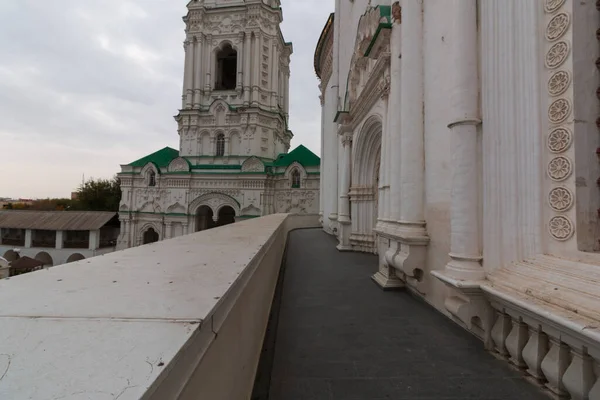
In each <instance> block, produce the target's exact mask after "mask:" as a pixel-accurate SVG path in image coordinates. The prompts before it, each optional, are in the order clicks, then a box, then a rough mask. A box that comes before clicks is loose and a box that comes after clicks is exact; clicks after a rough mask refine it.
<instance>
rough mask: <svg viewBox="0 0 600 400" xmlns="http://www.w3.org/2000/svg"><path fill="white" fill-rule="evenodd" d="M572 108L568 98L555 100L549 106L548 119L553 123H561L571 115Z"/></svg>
mask: <svg viewBox="0 0 600 400" xmlns="http://www.w3.org/2000/svg"><path fill="white" fill-rule="evenodd" d="M571 108H572V106H571V102H570V101H569V100H568V99H563V98H561V99H558V100H554V101H553V102H552V103H551V104H550V106H549V107H548V119H549V120H550V122H551V123H553V124H560V123H561V122H564V121H565V120H566V119H567V118H568V117H569V115H571Z"/></svg>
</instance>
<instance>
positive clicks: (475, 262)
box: [445, 253, 485, 281]
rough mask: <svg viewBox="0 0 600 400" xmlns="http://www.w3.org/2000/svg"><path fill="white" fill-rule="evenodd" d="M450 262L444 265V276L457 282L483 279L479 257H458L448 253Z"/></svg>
mask: <svg viewBox="0 0 600 400" xmlns="http://www.w3.org/2000/svg"><path fill="white" fill-rule="evenodd" d="M450 258H451V260H450V262H449V263H448V264H446V269H445V274H446V275H447V276H449V277H452V278H454V279H457V280H462V281H479V280H483V279H485V271H484V270H483V267H482V266H481V257H469V256H459V255H456V254H452V253H450Z"/></svg>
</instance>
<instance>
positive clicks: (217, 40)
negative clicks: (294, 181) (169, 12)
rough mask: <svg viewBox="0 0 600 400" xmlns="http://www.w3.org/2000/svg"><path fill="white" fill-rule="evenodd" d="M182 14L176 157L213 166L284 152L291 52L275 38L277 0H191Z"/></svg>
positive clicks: (278, 35)
mask: <svg viewBox="0 0 600 400" xmlns="http://www.w3.org/2000/svg"><path fill="white" fill-rule="evenodd" d="M187 8H188V13H187V15H186V16H185V17H184V18H183V21H184V22H185V32H186V38H185V41H184V53H185V62H184V73H183V90H182V102H181V110H180V111H179V114H178V115H177V116H176V117H175V119H176V121H177V122H178V132H179V135H180V155H181V156H184V157H186V158H188V159H189V160H190V161H191V162H192V163H195V162H196V163H199V161H200V159H201V158H202V159H203V158H206V157H215V159H214V160H213V162H214V163H216V164H220V163H222V162H227V163H229V161H230V160H229V158H231V157H239V156H246V157H248V156H258V157H264V158H275V157H276V156H277V155H278V154H280V153H285V152H287V151H288V149H289V145H290V140H291V138H292V133H291V131H290V130H289V129H288V112H289V105H288V104H289V101H288V98H289V85H288V82H289V76H290V69H289V65H290V56H291V54H292V51H293V48H292V44H291V43H286V42H285V41H284V39H283V35H282V34H281V29H280V24H281V22H282V13H281V9H280V3H279V1H278V0H233V1H232V0H227V1H225V0H192V1H190V2H189V3H188V5H187ZM221 158H225V160H223V159H221Z"/></svg>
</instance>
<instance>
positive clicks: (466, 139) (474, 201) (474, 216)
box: [446, 0, 485, 280]
mask: <svg viewBox="0 0 600 400" xmlns="http://www.w3.org/2000/svg"><path fill="white" fill-rule="evenodd" d="M453 10H454V15H453V17H452V18H453V20H454V26H453V29H454V38H453V41H452V43H453V44H454V46H453V47H454V49H453V52H452V54H453V56H454V60H452V61H453V62H452V63H451V65H454V68H453V69H452V73H453V75H454V76H453V77H452V79H453V85H452V87H453V88H454V90H453V92H452V93H451V101H450V104H451V105H452V113H453V115H454V119H453V120H452V121H451V122H450V124H449V125H448V128H450V134H451V135H452V143H453V145H452V167H453V168H452V169H453V173H452V205H451V219H450V258H451V260H450V262H449V263H448V264H447V265H446V274H447V275H449V276H451V277H452V278H455V279H462V280H478V279H483V278H485V273H484V271H483V268H482V266H481V259H482V257H481V251H480V245H479V243H480V235H479V220H478V217H479V216H478V208H479V207H478V204H479V193H478V188H477V177H478V165H477V125H479V124H480V123H481V120H480V119H479V118H478V103H479V93H478V92H479V87H478V85H479V80H478V79H477V73H478V67H477V4H476V0H454V8H453Z"/></svg>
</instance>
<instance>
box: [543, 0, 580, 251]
mask: <svg viewBox="0 0 600 400" xmlns="http://www.w3.org/2000/svg"><path fill="white" fill-rule="evenodd" d="M565 4H566V0H544V11H545V12H546V29H545V30H544V38H545V40H546V43H547V44H546V47H547V51H546V55H545V57H544V64H545V66H546V68H547V72H548V76H549V77H548V82H547V85H546V90H547V93H548V122H549V124H550V125H551V126H552V125H554V126H552V127H551V129H550V131H549V133H548V136H547V140H546V148H547V152H546V157H547V158H546V159H547V160H549V161H548V164H547V167H546V171H547V174H548V177H549V178H550V179H551V180H552V181H553V182H557V183H558V182H561V185H560V186H554V185H552V184H551V185H549V188H548V194H547V196H548V197H547V199H548V206H549V207H550V210H551V211H552V213H566V212H568V211H569V210H571V209H572V208H573V204H574V203H575V194H574V193H575V191H574V187H573V182H572V181H569V180H568V179H569V178H570V177H571V176H572V175H573V168H574V166H573V162H572V161H571V158H569V157H568V155H569V153H570V152H571V151H572V150H571V149H572V146H571V145H572V143H573V133H572V132H573V131H572V129H571V128H570V125H571V124H572V121H571V120H570V117H571V115H572V114H573V101H572V98H571V96H572V95H571V92H570V91H569V89H570V88H571V84H572V81H573V79H572V76H573V72H572V62H571V61H567V60H568V59H569V56H570V51H571V45H570V43H569V39H570V37H569V36H567V35H568V34H567V32H569V28H570V25H571V14H570V13H569V12H568V7H563V6H565ZM565 36H567V37H566V38H565ZM563 65H564V67H563ZM561 67H562V68H561ZM559 68H561V69H560V70H559ZM559 96H561V97H559ZM556 97H558V98H556ZM553 98H554V99H553ZM548 232H549V234H550V236H551V237H552V238H553V239H555V240H558V241H566V240H569V239H570V238H571V237H572V236H573V234H574V225H573V222H572V221H571V219H569V217H568V216H566V215H562V214H558V215H556V214H555V215H552V214H551V215H550V216H549V220H548Z"/></svg>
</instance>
